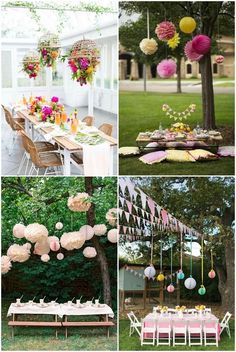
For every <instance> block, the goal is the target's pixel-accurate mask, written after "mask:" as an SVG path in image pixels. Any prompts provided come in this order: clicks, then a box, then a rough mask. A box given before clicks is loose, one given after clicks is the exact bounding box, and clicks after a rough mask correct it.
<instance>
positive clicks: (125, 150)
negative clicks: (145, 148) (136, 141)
mask: <svg viewBox="0 0 236 352" xmlns="http://www.w3.org/2000/svg"><path fill="white" fill-rule="evenodd" d="M138 154H140V150H139V148H138V147H121V148H119V155H121V156H122V155H123V156H127V155H138Z"/></svg>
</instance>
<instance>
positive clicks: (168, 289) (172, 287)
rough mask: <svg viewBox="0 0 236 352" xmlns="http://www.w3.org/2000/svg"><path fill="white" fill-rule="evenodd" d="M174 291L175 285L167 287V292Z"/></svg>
mask: <svg viewBox="0 0 236 352" xmlns="http://www.w3.org/2000/svg"><path fill="white" fill-rule="evenodd" d="M174 290H175V288H174V285H173V284H170V285H169V286H167V291H168V292H169V293H172V292H174Z"/></svg>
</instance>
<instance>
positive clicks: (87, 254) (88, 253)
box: [83, 247, 97, 258]
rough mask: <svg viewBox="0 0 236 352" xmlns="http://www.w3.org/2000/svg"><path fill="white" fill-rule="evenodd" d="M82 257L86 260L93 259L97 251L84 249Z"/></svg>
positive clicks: (89, 248)
mask: <svg viewBox="0 0 236 352" xmlns="http://www.w3.org/2000/svg"><path fill="white" fill-rule="evenodd" d="M83 255H84V256H85V257H86V258H94V257H96V255H97V251H96V249H95V248H94V247H86V248H84V250H83Z"/></svg>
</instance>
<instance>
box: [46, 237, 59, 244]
mask: <svg viewBox="0 0 236 352" xmlns="http://www.w3.org/2000/svg"><path fill="white" fill-rule="evenodd" d="M53 241H57V242H60V239H59V238H58V237H57V236H48V243H49V244H50V243H51V242H53Z"/></svg>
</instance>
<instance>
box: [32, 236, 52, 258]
mask: <svg viewBox="0 0 236 352" xmlns="http://www.w3.org/2000/svg"><path fill="white" fill-rule="evenodd" d="M49 252H50V245H49V242H48V240H44V241H40V242H36V243H35V245H34V254H37V255H40V256H41V255H43V254H48V253H49Z"/></svg>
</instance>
